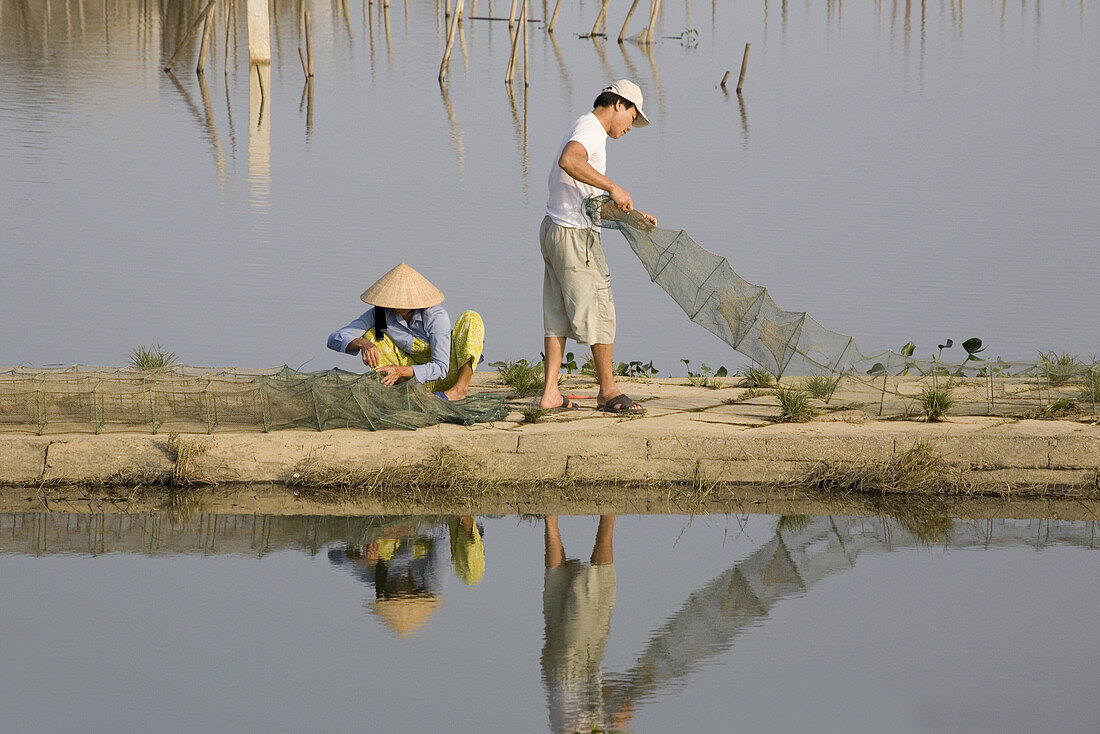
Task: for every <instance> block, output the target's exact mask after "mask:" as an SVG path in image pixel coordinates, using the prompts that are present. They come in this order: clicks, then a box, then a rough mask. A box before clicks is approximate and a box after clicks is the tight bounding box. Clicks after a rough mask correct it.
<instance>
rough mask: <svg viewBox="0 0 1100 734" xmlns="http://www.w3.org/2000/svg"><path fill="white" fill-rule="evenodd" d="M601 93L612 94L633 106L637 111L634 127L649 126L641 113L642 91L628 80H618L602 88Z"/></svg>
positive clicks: (647, 119) (646, 118) (647, 120)
mask: <svg viewBox="0 0 1100 734" xmlns="http://www.w3.org/2000/svg"><path fill="white" fill-rule="evenodd" d="M601 91H603V92H613V93H615V94H617V95H619V96H620V97H622V98H623V99H625V100H626V101H628V102H631V103H633V105H634V106H635V107H636V108H637V110H638V117H637V118H636V119H635V120H634V127H645V126H646V125H648V124H649V118H648V117H646V116H645V113H644V112H642V90H641V88H639V87H638V85H637V84H635V83H634V82H632V81H630V80H629V79H620V80H618V81H617V82H612V83H611V86H609V87H604V88H603V89H602V90H601Z"/></svg>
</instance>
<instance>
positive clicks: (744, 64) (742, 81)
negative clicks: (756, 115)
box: [737, 43, 752, 94]
mask: <svg viewBox="0 0 1100 734" xmlns="http://www.w3.org/2000/svg"><path fill="white" fill-rule="evenodd" d="M751 45H752V44H751V43H746V44H745V55H744V56H742V57H741V76H739V77H737V93H738V94H741V87H743V86H745V68H746V67H747V66H748V65H749V47H750V46H751Z"/></svg>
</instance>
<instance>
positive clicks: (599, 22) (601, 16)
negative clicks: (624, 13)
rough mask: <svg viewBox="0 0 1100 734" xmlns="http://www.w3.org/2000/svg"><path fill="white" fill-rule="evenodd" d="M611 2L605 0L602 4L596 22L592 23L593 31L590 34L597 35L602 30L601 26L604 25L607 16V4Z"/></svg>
mask: <svg viewBox="0 0 1100 734" xmlns="http://www.w3.org/2000/svg"><path fill="white" fill-rule="evenodd" d="M610 4H611V0H603V4H602V5H600V12H599V14H598V15H596V22H595V23H593V24H592V33H590V34H589V35H592V36H594V35H596V34H597V33H599V32H600V26H601V25H603V22H604V20H605V19H606V18H607V6H608V5H610Z"/></svg>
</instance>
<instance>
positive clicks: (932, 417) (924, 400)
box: [917, 385, 955, 423]
mask: <svg viewBox="0 0 1100 734" xmlns="http://www.w3.org/2000/svg"><path fill="white" fill-rule="evenodd" d="M951 392H952V391H951V388H950V387H949V386H946V385H945V386H940V385H930V386H928V387H925V388H922V389H921V391H920V395H919V396H918V397H917V402H918V403H919V404H920V407H921V411H923V412H924V417H925V419H927V420H928V422H929V423H936V422H939V421H941V420H943V418H944V416H946V415H947V411H949V410H951V408H952V406H954V405H955V398H954V397H953V396H952V394H951Z"/></svg>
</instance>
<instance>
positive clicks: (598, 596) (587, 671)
mask: <svg viewBox="0 0 1100 734" xmlns="http://www.w3.org/2000/svg"><path fill="white" fill-rule="evenodd" d="M614 530H615V516H614V515H601V516H600V525H599V527H598V528H597V530H596V541H595V543H594V544H593V546H592V556H591V558H590V560H589V563H587V564H585V563H582V562H581V561H578V560H575V559H572V560H566V558H565V547H564V545H563V544H562V540H561V534H560V533H559V532H558V518H557V517H556V516H553V515H548V516H547V517H546V519H545V548H546V551H545V560H546V570H545V572H544V575H543V585H542V614H543V619H544V621H545V623H546V632H545V638H546V640H545V644H544V645H543V648H542V678H543V681H545V683H546V688H547V704H548V706H549V708H550V729H551V731H554V732H576V731H593V730H597V729H599V730H607V731H622V730H623V726H624V725H625V724H627V723H629V721H630V720H631V718H632V715H633V706H632V705H631V703H630V702H629V700H628V701H626V702H625V703H624V704H622V705H621V706H619V707H618V710H616V711H605V710H604V709H605V706H604V701H605V699H607V698H609V697H610V696H611V689H612V688H613V687H614V686H613V684H610V683H605V682H604V680H603V673H602V671H601V666H602V664H603V655H604V648H605V647H606V645H607V636H608V634H609V633H610V631H611V611H612V609H613V608H614V606H615V588H616V581H615V565H614V557H613V554H612V535H613V532H614Z"/></svg>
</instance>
